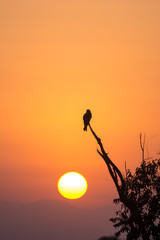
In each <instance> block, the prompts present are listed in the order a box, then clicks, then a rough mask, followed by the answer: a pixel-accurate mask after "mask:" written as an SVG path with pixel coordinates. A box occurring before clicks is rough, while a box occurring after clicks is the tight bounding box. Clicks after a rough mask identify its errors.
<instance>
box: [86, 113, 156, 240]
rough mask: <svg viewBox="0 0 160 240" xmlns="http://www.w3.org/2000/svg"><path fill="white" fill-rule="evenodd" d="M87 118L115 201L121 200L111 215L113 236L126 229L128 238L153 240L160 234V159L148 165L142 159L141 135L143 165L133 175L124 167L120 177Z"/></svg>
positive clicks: (119, 172) (118, 171)
mask: <svg viewBox="0 0 160 240" xmlns="http://www.w3.org/2000/svg"><path fill="white" fill-rule="evenodd" d="M91 116H92V115H91ZM90 120H91V118H90V119H89V121H88V122H87V125H88V126H89V128H90V130H91V132H92V134H93V136H94V137H95V139H96V141H97V143H98V145H99V147H100V150H98V149H97V152H98V154H99V155H100V156H101V157H102V158H103V160H104V161H105V163H106V165H107V167H108V170H109V173H110V175H111V177H112V180H113V182H114V184H115V186H116V189H117V192H118V195H119V198H118V199H115V200H114V202H115V203H119V202H121V207H122V209H121V210H120V211H118V212H117V217H116V218H112V222H114V226H115V227H121V229H120V230H119V231H118V232H117V233H116V236H118V235H120V234H121V233H124V232H127V233H128V234H127V239H141V238H142V239H143V240H150V239H151V238H150V236H152V239H155V240H158V239H159V237H160V223H159V220H160V205H159V201H160V195H159V194H160V186H159V185H160V177H159V175H158V168H159V167H160V160H154V161H152V162H149V163H148V164H147V162H146V161H145V160H144V145H145V137H144V141H143V143H142V135H141V134H140V146H141V150H142V164H141V166H140V168H137V169H136V173H135V175H132V173H131V172H130V170H127V171H126V178H125V177H123V175H122V173H121V171H120V170H119V169H118V167H117V166H116V165H115V164H114V163H113V162H112V161H111V159H110V158H109V157H108V154H107V153H106V151H105V149H104V147H103V144H102V142H101V139H100V138H99V137H98V136H97V135H96V133H95V132H94V131H93V129H92V127H91V125H90ZM84 124H85V122H84Z"/></svg>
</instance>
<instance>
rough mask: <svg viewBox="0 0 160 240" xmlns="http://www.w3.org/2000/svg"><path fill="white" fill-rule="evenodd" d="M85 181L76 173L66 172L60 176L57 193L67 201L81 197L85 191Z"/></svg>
mask: <svg viewBox="0 0 160 240" xmlns="http://www.w3.org/2000/svg"><path fill="white" fill-rule="evenodd" d="M87 186H88V184H87V181H86V179H85V178H84V177H83V176H82V175H81V174H80V173H77V172H68V173H65V174H64V175H62V176H61V177H60V179H59V181H58V191H59V192H60V194H61V195H62V196H63V197H65V198H69V199H77V198H80V197H82V196H83V195H84V194H85V193H86V191H87Z"/></svg>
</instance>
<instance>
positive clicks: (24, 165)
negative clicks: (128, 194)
mask: <svg viewBox="0 0 160 240" xmlns="http://www.w3.org/2000/svg"><path fill="white" fill-rule="evenodd" d="M0 4H1V32H2V37H1V40H0V41H1V44H0V46H1V47H0V48H1V58H0V61H1V62H0V63H1V71H0V79H1V82H0V102H1V105H0V112H1V119H0V149H1V151H0V199H1V200H5V201H6V200H7V201H13V200H14V201H25V202H26V201H35V200H39V199H50V198H51V199H56V200H58V199H60V200H63V198H62V197H61V196H60V195H59V192H58V190H57V182H58V179H59V178H60V177H61V176H62V175H63V174H64V173H65V172H69V171H76V172H80V173H81V174H83V175H84V176H85V178H86V179H87V181H88V191H87V193H86V194H85V195H84V197H83V198H82V199H79V200H75V201H72V204H73V205H77V206H81V207H82V206H83V207H90V206H92V207H93V206H103V205H105V204H111V203H112V199H113V198H114V197H116V196H117V193H116V190H115V187H114V185H113V183H112V180H111V178H110V176H109V173H108V171H107V168H106V166H105V163H104V162H103V159H101V158H100V156H99V155H98V154H97V152H96V149H97V144H96V141H95V139H94V138H93V136H92V135H91V133H90V131H87V132H84V131H83V121H82V117H83V114H84V113H85V111H86V109H88V108H89V109H90V110H91V112H92V120H91V125H92V127H93V129H94V131H95V132H96V133H97V135H98V136H99V137H100V138H101V140H102V142H103V144H104V147H105V150H106V152H109V156H110V158H111V159H112V161H113V162H114V163H115V164H116V165H117V166H118V167H119V168H120V170H121V171H122V172H124V169H125V168H124V165H125V161H126V163H127V167H128V168H131V169H133V170H134V169H135V168H136V167H137V166H138V165H139V164H140V161H141V151H140V146H139V133H140V132H145V133H146V157H158V155H157V153H158V152H159V151H160V126H159V123H160V107H159V106H160V71H159V69H160V44H159V43H160V31H159V30H160V29H159V26H160V15H159V12H160V1H159V0H152V1H149V0H143V1H139V0H135V1H128V0H122V1H119V0H105V1H104V0H99V1H96V0H92V1H89V0H88V1H84V0H82V1H79V0H78V1H71V0H60V1H55V0H54V1H53V0H52V1H51V0H46V1H42V0H38V1H37V0H34V1H33V0H32V1H31V0H27V1H26V0H23V1H18V0H15V1H12V0H5V1H4V0H2V1H1V3H0Z"/></svg>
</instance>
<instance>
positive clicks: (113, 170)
mask: <svg viewBox="0 0 160 240" xmlns="http://www.w3.org/2000/svg"><path fill="white" fill-rule="evenodd" d="M89 128H90V130H91V132H92V134H93V136H94V137H95V139H96V140H97V143H98V144H99V146H100V149H101V152H100V151H99V150H97V152H98V153H99V155H100V156H101V157H102V158H103V160H104V161H105V163H106V164H107V167H108V170H109V172H110V174H111V177H112V179H113V181H114V183H115V185H116V187H117V190H118V191H119V188H123V190H124V189H125V184H124V179H123V176H122V174H121V172H120V170H119V169H118V168H117V166H116V165H115V164H114V163H113V162H112V161H111V159H110V158H109V157H108V154H107V153H106V152H105V150H104V147H103V145H102V143H101V139H100V138H99V137H98V136H97V135H96V133H95V132H94V131H93V129H92V127H91V125H90V124H89ZM111 166H112V168H111ZM117 175H118V176H119V178H120V180H121V186H119V185H118V179H117Z"/></svg>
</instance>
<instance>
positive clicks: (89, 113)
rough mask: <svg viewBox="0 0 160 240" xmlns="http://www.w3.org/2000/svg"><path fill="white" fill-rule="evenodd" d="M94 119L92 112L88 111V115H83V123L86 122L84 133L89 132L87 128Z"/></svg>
mask: <svg viewBox="0 0 160 240" xmlns="http://www.w3.org/2000/svg"><path fill="white" fill-rule="evenodd" d="M91 118H92V114H91V111H90V110H89V109H87V111H86V113H85V114H84V115H83V121H84V128H83V130H84V131H87V126H88V125H89V122H90V120H91Z"/></svg>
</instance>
